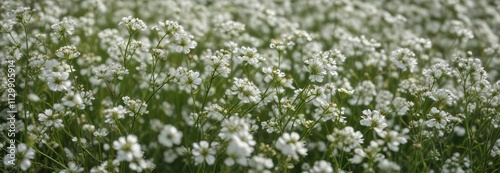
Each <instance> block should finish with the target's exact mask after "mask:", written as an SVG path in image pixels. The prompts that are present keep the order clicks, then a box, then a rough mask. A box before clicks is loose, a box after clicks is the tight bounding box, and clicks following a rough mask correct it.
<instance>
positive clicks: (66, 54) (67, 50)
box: [56, 45, 80, 60]
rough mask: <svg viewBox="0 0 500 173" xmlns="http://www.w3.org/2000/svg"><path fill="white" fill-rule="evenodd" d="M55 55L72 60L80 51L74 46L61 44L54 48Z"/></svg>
mask: <svg viewBox="0 0 500 173" xmlns="http://www.w3.org/2000/svg"><path fill="white" fill-rule="evenodd" d="M56 56H57V57H59V58H63V59H66V60H72V59H75V58H76V57H78V56H80V52H78V51H77V50H76V47H75V46H73V45H71V46H63V47H61V48H59V49H57V50H56Z"/></svg>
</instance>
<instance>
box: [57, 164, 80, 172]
mask: <svg viewBox="0 0 500 173" xmlns="http://www.w3.org/2000/svg"><path fill="white" fill-rule="evenodd" d="M78 172H83V167H80V166H79V165H77V164H75V162H69V163H68V169H64V170H61V171H59V173H78Z"/></svg>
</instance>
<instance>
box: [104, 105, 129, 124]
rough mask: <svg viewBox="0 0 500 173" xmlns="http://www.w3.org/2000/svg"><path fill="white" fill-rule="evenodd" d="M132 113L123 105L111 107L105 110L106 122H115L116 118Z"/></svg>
mask: <svg viewBox="0 0 500 173" xmlns="http://www.w3.org/2000/svg"><path fill="white" fill-rule="evenodd" d="M128 113H130V111H128V110H127V109H125V108H124V107H123V106H122V105H119V106H117V107H113V108H111V109H106V110H104V114H105V118H106V120H104V122H106V123H108V124H114V123H115V121H116V120H118V119H123V118H125V115H126V114H128Z"/></svg>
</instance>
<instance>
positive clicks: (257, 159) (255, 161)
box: [248, 154, 274, 173]
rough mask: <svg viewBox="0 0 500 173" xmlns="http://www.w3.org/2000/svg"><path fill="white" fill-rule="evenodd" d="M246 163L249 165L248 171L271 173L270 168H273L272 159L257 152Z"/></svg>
mask: <svg viewBox="0 0 500 173" xmlns="http://www.w3.org/2000/svg"><path fill="white" fill-rule="evenodd" d="M248 165H249V166H250V170H249V171H248V172H249V173H271V171H270V169H271V168H273V166H274V163H273V160H272V159H269V158H266V157H264V156H263V155H262V154H259V155H256V156H253V157H252V159H251V160H250V161H249V163H248Z"/></svg>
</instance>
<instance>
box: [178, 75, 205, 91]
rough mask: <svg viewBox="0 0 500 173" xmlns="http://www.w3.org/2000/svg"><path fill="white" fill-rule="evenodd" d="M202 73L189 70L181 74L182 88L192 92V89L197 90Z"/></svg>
mask: <svg viewBox="0 0 500 173" xmlns="http://www.w3.org/2000/svg"><path fill="white" fill-rule="evenodd" d="M199 76H200V73H198V72H194V71H192V70H189V71H188V72H186V73H183V75H182V76H181V78H180V80H179V83H180V84H181V86H182V89H183V90H185V91H187V92H191V91H192V90H196V89H197V88H198V86H199V85H200V84H201V78H200V77H199Z"/></svg>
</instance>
